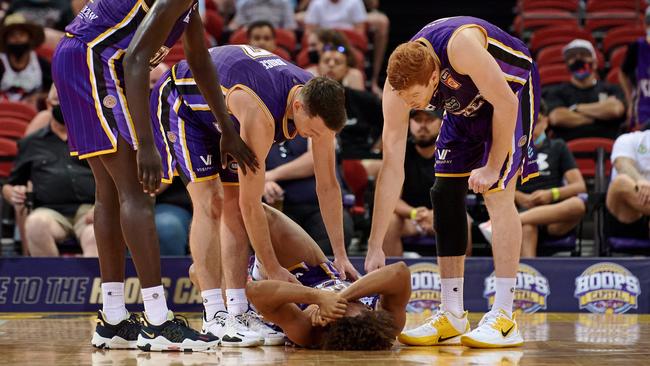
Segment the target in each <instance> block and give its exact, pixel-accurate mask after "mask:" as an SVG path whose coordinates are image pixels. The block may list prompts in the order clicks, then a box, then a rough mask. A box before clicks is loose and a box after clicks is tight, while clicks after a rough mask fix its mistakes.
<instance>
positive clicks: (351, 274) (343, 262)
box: [334, 258, 361, 282]
mask: <svg viewBox="0 0 650 366" xmlns="http://www.w3.org/2000/svg"><path fill="white" fill-rule="evenodd" d="M334 267H335V268H336V270H337V271H339V274H340V276H341V279H342V280H348V281H352V282H354V281H356V280H358V279H359V277H361V275H360V274H359V272H358V271H357V269H356V268H354V266H353V265H352V263H351V262H350V260H349V259H348V258H343V259H340V258H336V259H334Z"/></svg>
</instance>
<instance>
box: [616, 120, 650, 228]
mask: <svg viewBox="0 0 650 366" xmlns="http://www.w3.org/2000/svg"><path fill="white" fill-rule="evenodd" d="M612 165H613V169H612V180H611V183H610V185H609V189H608V191H607V209H608V210H609V212H611V214H612V215H613V216H614V217H615V218H616V219H617V220H618V221H620V222H622V223H624V224H631V223H634V222H636V221H638V220H639V219H641V218H642V217H643V216H648V215H650V130H645V131H642V132H638V131H637V132H631V133H626V134H624V135H621V136H620V137H619V138H617V139H616V142H615V143H614V148H613V149H612Z"/></svg>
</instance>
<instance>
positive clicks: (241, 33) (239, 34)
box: [228, 27, 248, 44]
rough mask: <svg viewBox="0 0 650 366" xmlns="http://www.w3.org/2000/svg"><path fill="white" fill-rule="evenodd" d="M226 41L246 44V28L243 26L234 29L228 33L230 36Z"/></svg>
mask: <svg viewBox="0 0 650 366" xmlns="http://www.w3.org/2000/svg"><path fill="white" fill-rule="evenodd" d="M228 43H230V44H247V43H248V37H247V36H246V29H245V28H243V27H242V28H239V29H237V30H236V31H234V32H232V34H231V35H230V38H229V39H228Z"/></svg>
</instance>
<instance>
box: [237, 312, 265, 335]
mask: <svg viewBox="0 0 650 366" xmlns="http://www.w3.org/2000/svg"><path fill="white" fill-rule="evenodd" d="M241 317H242V321H243V322H244V323H245V324H246V325H247V326H248V327H249V328H250V329H251V330H253V331H255V332H260V331H263V330H266V331H269V330H272V329H270V328H269V326H268V325H266V323H264V321H263V320H262V319H261V318H260V316H259V315H258V314H256V313H253V312H251V311H247V312H245V313H243V314H242V315H241Z"/></svg>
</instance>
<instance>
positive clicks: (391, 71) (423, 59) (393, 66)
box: [386, 42, 437, 90]
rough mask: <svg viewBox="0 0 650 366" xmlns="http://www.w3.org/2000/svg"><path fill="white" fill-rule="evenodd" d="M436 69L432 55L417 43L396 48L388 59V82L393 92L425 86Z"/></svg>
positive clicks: (409, 43) (404, 44)
mask: <svg viewBox="0 0 650 366" xmlns="http://www.w3.org/2000/svg"><path fill="white" fill-rule="evenodd" d="M436 68H437V65H436V62H435V59H434V57H433V55H431V53H430V52H429V50H428V49H427V47H426V46H425V45H423V44H421V43H419V42H407V43H402V44H401V45H399V46H397V48H396V49H395V51H393V53H392V54H391V55H390V58H389V59H388V69H387V71H386V73H387V74H388V82H389V83H390V85H391V86H392V87H393V88H394V89H395V90H406V89H408V88H410V87H412V86H414V85H426V84H427V82H428V81H429V79H430V78H431V75H433V72H434V71H435V69H436Z"/></svg>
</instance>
